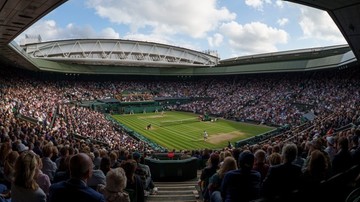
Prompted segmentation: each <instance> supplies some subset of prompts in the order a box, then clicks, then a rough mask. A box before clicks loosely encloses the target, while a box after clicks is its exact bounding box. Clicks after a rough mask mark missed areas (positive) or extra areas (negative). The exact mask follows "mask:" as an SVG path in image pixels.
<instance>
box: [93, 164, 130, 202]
mask: <svg viewBox="0 0 360 202" xmlns="http://www.w3.org/2000/svg"><path fill="white" fill-rule="evenodd" d="M126 181H127V179H126V175H125V171H124V169H122V168H115V169H112V170H110V171H109V172H108V173H107V175H106V185H99V187H98V190H99V192H100V193H102V194H103V195H104V197H105V200H106V202H130V198H129V194H128V193H127V192H125V191H124V189H125V187H126Z"/></svg>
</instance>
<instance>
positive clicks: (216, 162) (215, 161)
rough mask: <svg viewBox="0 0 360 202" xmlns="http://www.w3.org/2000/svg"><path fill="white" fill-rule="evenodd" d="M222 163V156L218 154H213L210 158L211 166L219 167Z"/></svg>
mask: <svg viewBox="0 0 360 202" xmlns="http://www.w3.org/2000/svg"><path fill="white" fill-rule="evenodd" d="M219 163H220V156H219V154H217V153H212V154H211V155H210V158H209V166H211V167H212V166H218V165H219Z"/></svg>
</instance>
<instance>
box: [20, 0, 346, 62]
mask: <svg viewBox="0 0 360 202" xmlns="http://www.w3.org/2000/svg"><path fill="white" fill-rule="evenodd" d="M25 34H29V35H38V34H40V36H41V38H42V40H43V41H52V40H62V39H83V38H110V39H130V40H141V41H151V42H157V43H164V44H169V45H175V46H180V47H184V48H190V49H193V50H197V51H206V50H213V51H217V53H218V54H219V57H220V59H228V58H232V57H238V56H245V55H254V54H259V53H270V52H278V51H286V50H295V49H303V48H313V47H324V46H332V45H340V44H347V42H346V40H345V39H344V37H343V36H342V34H341V32H340V31H339V29H338V28H337V26H336V25H335V23H334V22H333V20H332V19H331V18H330V16H329V15H328V14H327V13H326V12H324V11H321V10H317V9H314V8H311V7H306V6H302V5H299V4H294V3H290V2H286V1H282V0H69V1H67V2H65V3H64V4H62V5H61V6H59V7H58V8H56V9H55V10H53V11H52V12H50V13H49V14H47V15H46V16H44V17H43V18H42V19H40V20H39V21H37V22H36V23H35V24H34V25H32V26H31V27H29V28H28V29H27V30H26V31H25V32H23V33H22V34H21V35H19V36H18V37H17V38H16V39H15V41H17V42H20V40H21V39H23V38H24V36H25Z"/></svg>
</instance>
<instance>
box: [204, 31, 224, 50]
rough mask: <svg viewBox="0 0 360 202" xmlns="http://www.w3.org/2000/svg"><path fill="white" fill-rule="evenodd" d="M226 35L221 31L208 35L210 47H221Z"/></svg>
mask: <svg viewBox="0 0 360 202" xmlns="http://www.w3.org/2000/svg"><path fill="white" fill-rule="evenodd" d="M223 40H224V37H223V35H221V34H219V33H215V34H214V36H212V37H208V43H209V45H210V47H219V46H220V45H221V43H222V42H223Z"/></svg>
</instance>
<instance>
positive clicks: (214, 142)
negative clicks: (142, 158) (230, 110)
mask: <svg viewBox="0 0 360 202" xmlns="http://www.w3.org/2000/svg"><path fill="white" fill-rule="evenodd" d="M113 117H114V118H115V119H116V120H117V121H119V122H120V123H122V124H124V125H126V126H127V127H129V128H131V129H132V130H134V131H136V132H138V133H140V134H141V135H143V136H145V137H147V138H148V139H150V140H152V141H154V142H156V143H157V144H159V145H161V146H163V147H165V148H167V149H176V150H180V149H202V148H213V149H218V148H222V147H225V146H227V145H228V142H229V141H230V142H231V143H232V144H234V142H236V141H238V140H241V139H245V138H248V137H252V136H254V135H258V134H261V133H265V132H267V131H270V130H272V129H273V128H272V127H268V126H263V125H254V124H247V123H241V122H235V121H229V120H224V119H218V120H217V121H206V122H203V121H199V120H198V115H197V114H193V113H187V112H177V111H167V112H165V113H164V114H161V113H147V114H131V115H114V116H113ZM150 124H151V128H150V129H147V126H149V125H150ZM204 130H206V131H207V133H208V139H207V140H206V141H205V140H204V136H203V132H204Z"/></svg>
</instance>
